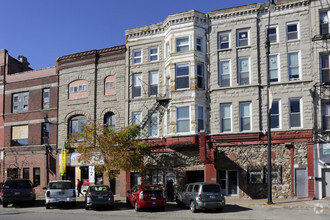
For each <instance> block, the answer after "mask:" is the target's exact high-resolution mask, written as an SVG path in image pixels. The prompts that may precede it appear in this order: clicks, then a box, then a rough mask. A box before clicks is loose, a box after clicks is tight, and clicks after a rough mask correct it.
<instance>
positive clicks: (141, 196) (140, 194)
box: [139, 191, 143, 199]
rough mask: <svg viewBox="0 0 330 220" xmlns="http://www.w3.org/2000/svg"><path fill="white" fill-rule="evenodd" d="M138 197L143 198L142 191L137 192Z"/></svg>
mask: <svg viewBox="0 0 330 220" xmlns="http://www.w3.org/2000/svg"><path fill="white" fill-rule="evenodd" d="M139 199H143V191H141V192H140V193H139Z"/></svg>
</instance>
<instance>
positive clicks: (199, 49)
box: [195, 37, 203, 52]
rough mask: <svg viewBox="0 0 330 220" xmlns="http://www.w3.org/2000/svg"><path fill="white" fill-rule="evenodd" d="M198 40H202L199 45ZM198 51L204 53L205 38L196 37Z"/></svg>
mask: <svg viewBox="0 0 330 220" xmlns="http://www.w3.org/2000/svg"><path fill="white" fill-rule="evenodd" d="M198 40H200V43H198ZM195 49H196V50H197V51H201V52H203V38H202V37H196V48H195Z"/></svg>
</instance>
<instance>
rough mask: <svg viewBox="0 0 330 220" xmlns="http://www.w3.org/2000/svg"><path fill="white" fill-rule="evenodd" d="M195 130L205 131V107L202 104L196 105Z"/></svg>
mask: <svg viewBox="0 0 330 220" xmlns="http://www.w3.org/2000/svg"><path fill="white" fill-rule="evenodd" d="M201 117H202V118H201ZM197 131H198V132H201V131H205V108H204V106H197Z"/></svg>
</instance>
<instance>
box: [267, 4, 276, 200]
mask: <svg viewBox="0 0 330 220" xmlns="http://www.w3.org/2000/svg"><path fill="white" fill-rule="evenodd" d="M274 10H275V2H274V0H269V4H268V26H267V29H266V30H267V31H266V33H267V39H266V59H267V61H266V63H267V77H266V78H267V144H268V147H267V151H268V154H267V161H268V173H267V183H268V201H267V204H273V201H272V178H271V177H272V156H271V155H272V154H271V152H272V146H271V144H272V143H271V127H270V108H271V103H270V100H269V98H270V95H269V87H270V82H269V53H270V40H269V27H270V12H271V11H274Z"/></svg>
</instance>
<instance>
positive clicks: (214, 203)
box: [176, 182, 226, 213]
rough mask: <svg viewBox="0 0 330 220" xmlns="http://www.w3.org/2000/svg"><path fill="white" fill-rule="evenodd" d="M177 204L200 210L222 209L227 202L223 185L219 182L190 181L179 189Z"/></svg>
mask: <svg viewBox="0 0 330 220" xmlns="http://www.w3.org/2000/svg"><path fill="white" fill-rule="evenodd" d="M176 201H177V204H178V205H184V206H187V207H190V210H191V212H193V213H195V212H197V211H198V210H206V209H217V210H221V209H222V208H223V207H224V206H225V203H226V200H225V197H224V195H223V194H222V193H221V187H220V185H219V184H217V183H205V182H199V183H189V184H187V185H185V186H184V187H183V189H182V190H179V192H178V195H177V199H176Z"/></svg>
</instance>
